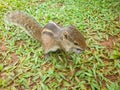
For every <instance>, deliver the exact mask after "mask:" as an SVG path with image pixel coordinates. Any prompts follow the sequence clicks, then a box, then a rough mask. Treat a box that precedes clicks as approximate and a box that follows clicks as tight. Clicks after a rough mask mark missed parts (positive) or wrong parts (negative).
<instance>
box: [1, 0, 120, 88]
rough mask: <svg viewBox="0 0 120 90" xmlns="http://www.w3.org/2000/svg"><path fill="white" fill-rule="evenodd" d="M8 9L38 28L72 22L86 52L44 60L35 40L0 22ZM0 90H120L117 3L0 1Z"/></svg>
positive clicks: (108, 0)
mask: <svg viewBox="0 0 120 90" xmlns="http://www.w3.org/2000/svg"><path fill="white" fill-rule="evenodd" d="M14 10H18V11H23V12H26V13H28V14H30V15H32V16H33V17H34V18H35V19H36V20H37V21H38V22H39V23H40V24H41V25H42V26H44V25H46V24H47V23H48V22H49V21H54V22H57V23H60V24H61V25H63V26H67V25H69V24H73V25H74V26H76V27H77V28H78V29H79V30H80V32H81V33H82V34H83V35H84V37H85V39H86V43H87V49H86V51H85V52H84V53H82V54H79V55H78V54H71V53H63V52H60V53H57V52H56V53H54V54H51V55H50V58H49V60H45V59H44V51H43V49H42V47H41V44H40V43H39V42H38V41H36V40H35V39H33V38H31V37H29V36H28V35H27V34H26V33H25V32H24V30H23V29H22V28H20V27H16V26H14V25H11V24H8V23H6V22H4V18H5V14H6V13H7V12H8V11H14ZM0 90H120V1H119V0H0Z"/></svg>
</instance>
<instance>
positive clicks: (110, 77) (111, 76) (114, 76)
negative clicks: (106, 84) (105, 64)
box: [105, 73, 120, 82]
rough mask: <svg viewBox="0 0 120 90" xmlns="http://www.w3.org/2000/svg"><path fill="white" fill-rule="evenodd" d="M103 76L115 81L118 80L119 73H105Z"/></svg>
mask: <svg viewBox="0 0 120 90" xmlns="http://www.w3.org/2000/svg"><path fill="white" fill-rule="evenodd" d="M105 77H106V78H107V79H109V80H110V81H112V82H115V81H118V79H119V77H120V75H119V74H118V73H116V74H114V75H106V76H105Z"/></svg>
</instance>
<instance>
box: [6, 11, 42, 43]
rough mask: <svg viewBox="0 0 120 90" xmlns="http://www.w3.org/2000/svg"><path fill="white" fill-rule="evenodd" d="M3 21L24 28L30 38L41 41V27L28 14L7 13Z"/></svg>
mask: <svg viewBox="0 0 120 90" xmlns="http://www.w3.org/2000/svg"><path fill="white" fill-rule="evenodd" d="M5 20H6V21H8V22H10V23H13V24H15V25H17V26H21V27H23V28H25V29H26V30H27V33H28V34H29V35H30V36H32V37H33V38H35V39H37V40H39V41H41V32H42V26H40V24H39V23H38V22H37V21H36V20H35V19H34V18H33V17H31V16H29V15H28V14H25V13H23V12H19V11H12V12H8V13H7V14H6V18H5Z"/></svg>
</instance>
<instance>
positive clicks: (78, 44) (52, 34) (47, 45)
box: [5, 11, 86, 55]
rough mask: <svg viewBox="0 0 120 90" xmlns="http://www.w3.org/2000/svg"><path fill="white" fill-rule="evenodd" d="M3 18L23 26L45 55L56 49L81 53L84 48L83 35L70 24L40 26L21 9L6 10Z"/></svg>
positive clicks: (51, 23)
mask: <svg viewBox="0 0 120 90" xmlns="http://www.w3.org/2000/svg"><path fill="white" fill-rule="evenodd" d="M5 20H7V21H8V22H10V23H13V24H15V25H18V26H21V27H23V28H25V30H27V32H28V34H29V35H30V36H32V37H33V38H35V39H37V40H38V41H39V42H41V44H42V47H43V49H44V52H45V54H46V55H47V54H48V53H49V52H55V51H57V50H64V51H65V52H74V53H81V51H84V50H85V49H86V42H85V38H84V36H83V35H82V34H81V33H80V32H79V30H78V29H77V28H76V27H74V26H72V25H70V26H67V27H64V26H61V25H59V24H57V23H54V22H49V23H48V24H46V25H45V26H44V27H42V26H41V25H40V24H39V23H38V22H37V21H36V20H35V19H34V18H33V17H31V16H29V15H28V14H26V13H24V12H21V11H11V12H8V13H7V14H6V18H5Z"/></svg>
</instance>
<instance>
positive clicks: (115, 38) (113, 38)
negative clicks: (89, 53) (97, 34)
mask: <svg viewBox="0 0 120 90" xmlns="http://www.w3.org/2000/svg"><path fill="white" fill-rule="evenodd" d="M117 43H120V37H118V36H110V37H109V38H108V40H104V41H101V42H100V45H102V46H105V47H106V48H109V49H112V48H113V47H114V46H116V44H117Z"/></svg>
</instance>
